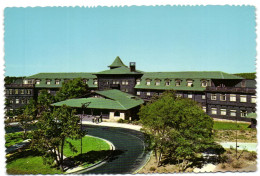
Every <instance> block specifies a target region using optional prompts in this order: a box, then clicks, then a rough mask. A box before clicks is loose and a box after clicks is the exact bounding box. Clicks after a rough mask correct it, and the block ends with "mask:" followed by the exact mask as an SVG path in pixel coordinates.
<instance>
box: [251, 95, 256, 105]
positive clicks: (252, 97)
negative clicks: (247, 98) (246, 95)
mask: <svg viewBox="0 0 260 176" xmlns="http://www.w3.org/2000/svg"><path fill="white" fill-rule="evenodd" d="M251 103H256V96H254V95H252V96H251Z"/></svg>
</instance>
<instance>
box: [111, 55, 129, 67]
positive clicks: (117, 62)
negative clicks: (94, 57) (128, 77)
mask: <svg viewBox="0 0 260 176" xmlns="http://www.w3.org/2000/svg"><path fill="white" fill-rule="evenodd" d="M122 66H124V67H126V65H125V64H124V63H123V61H122V60H121V59H120V57H119V56H117V57H116V58H115V60H114V62H113V63H112V64H111V65H109V66H108V67H110V69H113V68H118V67H122Z"/></svg>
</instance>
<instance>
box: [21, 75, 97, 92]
mask: <svg viewBox="0 0 260 176" xmlns="http://www.w3.org/2000/svg"><path fill="white" fill-rule="evenodd" d="M26 78H27V79H39V80H40V84H35V87H36V88H60V87H62V84H63V82H64V80H65V79H75V78H86V79H87V80H88V81H87V84H88V86H89V87H90V88H96V87H97V85H94V84H93V82H94V80H93V79H96V78H97V76H96V75H93V73H87V72H78V73H75V72H72V73H69V72H68V73H38V74H35V75H32V76H28V77H26ZM55 79H59V80H60V84H55ZM46 80H51V81H50V84H46Z"/></svg>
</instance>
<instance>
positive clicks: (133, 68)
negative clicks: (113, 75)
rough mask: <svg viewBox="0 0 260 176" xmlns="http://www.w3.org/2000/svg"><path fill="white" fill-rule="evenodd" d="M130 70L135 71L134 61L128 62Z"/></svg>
mask: <svg viewBox="0 0 260 176" xmlns="http://www.w3.org/2000/svg"><path fill="white" fill-rule="evenodd" d="M130 72H135V62H130Z"/></svg>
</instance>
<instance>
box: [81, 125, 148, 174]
mask: <svg viewBox="0 0 260 176" xmlns="http://www.w3.org/2000/svg"><path fill="white" fill-rule="evenodd" d="M84 129H85V130H87V131H88V134H89V135H93V136H97V137H101V138H104V139H106V140H109V141H110V142H112V143H113V144H114V146H115V151H114V152H113V154H112V157H111V158H110V159H108V161H106V163H105V164H103V165H101V166H99V167H97V168H94V169H92V170H89V171H81V172H78V173H80V174H132V173H133V172H135V171H136V170H138V169H139V168H140V167H142V166H143V165H144V164H145V162H146V159H147V157H148V154H147V153H146V152H145V150H144V149H145V144H144V136H143V134H142V133H141V132H139V131H134V130H130V129H123V128H114V127H104V126H91V125H84ZM83 146H84V144H83Z"/></svg>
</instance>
